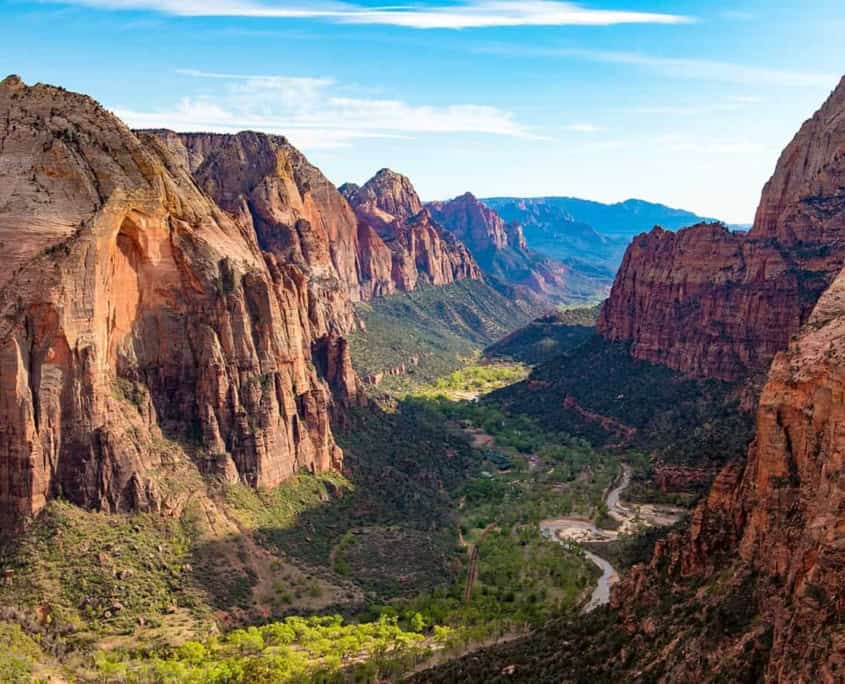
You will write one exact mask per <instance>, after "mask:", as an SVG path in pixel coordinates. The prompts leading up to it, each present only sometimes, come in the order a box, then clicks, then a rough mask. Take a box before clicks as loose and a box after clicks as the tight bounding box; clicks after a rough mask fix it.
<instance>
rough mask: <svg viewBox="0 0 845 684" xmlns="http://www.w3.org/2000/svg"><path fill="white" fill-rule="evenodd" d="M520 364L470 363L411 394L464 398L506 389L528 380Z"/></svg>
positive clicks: (525, 369) (524, 368)
mask: <svg viewBox="0 0 845 684" xmlns="http://www.w3.org/2000/svg"><path fill="white" fill-rule="evenodd" d="M528 373H529V369H528V368H527V367H526V366H524V365H522V364H520V363H486V364H471V365H468V366H465V367H463V368H460V369H459V370H456V371H453V372H452V373H450V374H449V375H447V376H445V377H442V378H438V379H437V380H435V381H434V382H433V383H431V384H428V385H425V386H423V387H420V388H417V389H415V390H414V391H413V392H412V395H413V396H418V397H445V398H449V399H467V398H473V397H476V396H479V395H482V394H487V393H488V392H492V391H493V390H496V389H501V388H502V387H507V386H508V385H512V384H513V383H515V382H519V381H520V380H524V379H525V378H527V377H528Z"/></svg>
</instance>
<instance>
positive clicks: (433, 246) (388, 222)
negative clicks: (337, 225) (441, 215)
mask: <svg viewBox="0 0 845 684" xmlns="http://www.w3.org/2000/svg"><path fill="white" fill-rule="evenodd" d="M340 192H341V193H342V194H343V195H344V197H345V198H346V199H347V201H348V202H349V204H350V205H351V206H352V207H353V208H354V211H355V213H356V214H357V216H358V221H359V234H360V235H361V236H362V240H363V241H364V242H366V243H367V244H371V245H373V244H377V243H379V242H381V243H383V244H385V245H387V247H386V249H385V250H383V251H379V252H378V253H379V260H380V261H381V262H382V263H384V265H385V267H387V266H388V265H389V268H390V271H389V272H390V274H391V276H390V277H391V280H392V284H393V290H399V291H403V292H410V291H412V290H413V289H414V288H415V287H416V286H417V284H418V283H419V282H421V281H422V282H426V283H428V284H430V285H447V284H449V283H452V282H455V281H457V280H463V279H467V278H468V279H472V280H481V279H482V274H481V270H480V269H479V267H478V264H477V263H476V261H475V259H473V257H472V255H471V254H470V252H469V250H468V249H467V248H466V246H465V245H464V244H463V243H462V242H460V240H458V239H457V238H456V237H455V236H454V235H453V234H451V233H450V232H449V231H445V230H443V228H442V227H441V226H439V225H438V224H437V223H436V222H435V221H434V220H433V219H432V216H431V213H430V212H429V211H428V210H427V209H426V208H424V207H423V205H422V202H421V201H420V198H419V196H418V195H417V192H416V190H415V189H414V187H413V185H412V184H411V181H410V180H409V179H408V178H407V177H405V176H403V175H401V174H398V173H396V172H395V171H391V170H390V169H382V170H381V171H379V172H378V173H377V174H376V175H375V176H373V178H371V179H370V180H369V181H367V182H366V183H365V184H364V185H363V186H361V187H358V186H356V185H353V184H351V183H347V184H345V185H342V186H341V187H340ZM375 253H376V250H375V249H370V250H368V257H369V260H370V261H371V260H372V256H371V255H373V254H375ZM364 261H366V259H362V262H364Z"/></svg>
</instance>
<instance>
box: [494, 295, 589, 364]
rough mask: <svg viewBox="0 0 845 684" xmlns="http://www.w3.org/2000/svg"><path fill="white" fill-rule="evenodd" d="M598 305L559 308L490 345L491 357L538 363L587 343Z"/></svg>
mask: <svg viewBox="0 0 845 684" xmlns="http://www.w3.org/2000/svg"><path fill="white" fill-rule="evenodd" d="M596 316H598V306H593V307H589V308H587V307H580V308H569V309H560V310H558V311H555V312H552V313H549V314H546V315H545V316H542V317H541V318H538V319H536V320H533V321H531V322H530V323H529V324H528V325H526V326H525V327H524V328H520V329H519V330H517V331H515V332H513V333H511V334H510V335H508V336H507V337H505V338H503V339H501V340H499V341H498V342H496V343H494V344H492V345H490V346H489V347H487V349H485V350H484V355H485V357H487V358H490V359H512V360H514V361H521V362H522V363H527V364H530V365H532V366H535V365H537V364H539V363H542V362H544V361H549V360H550V359H553V358H554V357H555V356H558V355H559V354H562V353H564V352H568V351H571V350H572V349H575V348H576V347H579V346H580V345H582V344H584V342H586V341H587V340H589V339H590V338H591V337H593V335H594V326H595V324H596Z"/></svg>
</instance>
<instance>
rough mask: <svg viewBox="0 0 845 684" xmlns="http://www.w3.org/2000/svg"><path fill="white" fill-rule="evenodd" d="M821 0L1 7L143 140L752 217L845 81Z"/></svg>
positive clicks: (32, 72)
mask: <svg viewBox="0 0 845 684" xmlns="http://www.w3.org/2000/svg"><path fill="white" fill-rule="evenodd" d="M842 36H845V8H844V7H843V6H842V3H841V2H833V1H827V0H819V1H812V0H810V1H806V2H792V3H784V2H777V1H775V2H772V1H771V0H765V1H764V0H748V1H737V2H717V1H710V2H704V1H698V0H682V1H676V2H666V1H662V0H653V1H650V2H638V1H635V0H627V1H626V0H596V1H591V2H583V3H581V2H579V3H568V2H554V1H552V0H530V1H521V0H441V1H439V2H435V1H428V2H426V1H424V0H402V2H401V3H400V2H397V1H396V0H387V1H386V2H376V1H372V0H371V1H364V0H347V1H346V2H319V1H317V0H290V1H288V2H284V1H282V0H78V1H74V0H67V1H64V2H62V1H58V0H57V1H55V2H52V1H50V0H45V1H43V2H17V1H16V0H5V1H2V2H0V64H2V70H3V71H4V72H7V73H18V74H20V75H21V76H22V77H23V78H24V80H25V81H27V82H30V83H32V82H36V81H45V82H50V83H55V84H58V85H62V86H64V87H66V88H69V89H72V90H78V91H82V92H86V93H88V94H90V95H92V96H94V97H95V98H97V99H98V100H99V101H100V102H102V103H103V104H104V105H105V106H106V107H108V108H109V109H111V110H113V111H115V112H117V113H118V114H120V115H121V116H122V117H123V118H124V119H125V120H126V121H127V122H128V123H129V124H130V125H133V126H167V127H171V128H175V129H179V130H216V131H235V130H240V129H243V128H253V129H258V130H266V131H271V132H274V133H282V134H285V135H287V136H288V137H289V138H290V139H291V141H292V142H293V143H294V144H296V145H298V146H299V147H301V148H302V149H303V151H305V152H306V154H307V155H308V156H309V158H310V159H311V160H312V161H314V162H315V163H316V164H318V165H319V166H320V167H321V168H322V169H323V171H324V172H325V173H326V174H327V175H328V176H329V177H330V178H331V179H332V180H333V181H335V182H336V183H338V184H340V183H342V182H344V181H347V180H351V181H356V182H362V181H364V180H366V179H367V178H368V177H369V176H370V175H372V174H373V173H374V172H375V171H376V170H377V169H379V168H381V167H383V166H389V167H391V168H394V169H396V170H398V171H401V172H403V173H405V174H407V175H409V176H410V177H411V179H412V180H413V181H414V183H415V185H416V186H417V188H418V190H419V191H420V193H421V195H422V196H423V197H424V199H442V198H447V197H451V196H454V195H457V194H459V193H462V192H464V191H466V190H471V191H472V192H474V193H475V194H477V195H480V196H489V195H526V196H533V195H572V196H579V197H586V198H590V199H597V200H602V201H618V200H622V199H625V198H628V197H641V198H643V199H648V200H653V201H659V202H664V203H666V204H670V205H673V206H679V207H683V208H686V209H691V210H694V211H698V212H699V213H703V214H707V215H715V216H719V217H720V218H724V219H725V220H728V221H733V222H750V221H751V220H752V218H753V213H754V208H755V207H756V204H757V201H758V199H759V195H760V190H761V188H762V185H763V183H764V182H765V180H766V179H767V178H768V176H769V175H770V173H771V171H772V169H773V167H774V164H775V161H776V160H777V156H778V154H779V153H780V150H781V149H782V148H783V146H784V145H785V144H786V143H787V142H788V140H789V139H790V138H791V136H792V135H793V134H794V132H795V131H796V130H797V128H798V126H799V125H800V124H801V122H802V121H803V120H804V119H806V118H807V117H808V116H809V115H811V114H812V113H813V111H814V110H815V109H817V108H818V106H819V105H820V104H821V103H822V101H823V100H824V99H825V97H826V96H827V95H828V93H829V92H830V90H832V89H833V87H835V85H836V83H837V82H838V80H839V78H840V77H841V76H842V74H843V72H845V41H843V40H842Z"/></svg>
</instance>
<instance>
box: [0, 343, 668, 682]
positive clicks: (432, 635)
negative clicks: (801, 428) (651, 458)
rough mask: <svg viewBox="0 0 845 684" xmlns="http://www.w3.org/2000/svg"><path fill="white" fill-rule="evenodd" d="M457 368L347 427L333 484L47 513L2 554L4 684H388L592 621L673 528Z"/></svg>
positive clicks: (216, 490) (577, 445) (621, 458)
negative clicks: (115, 511) (9, 650)
mask: <svg viewBox="0 0 845 684" xmlns="http://www.w3.org/2000/svg"><path fill="white" fill-rule="evenodd" d="M473 358H475V359H476V360H477V359H478V357H477V355H476V356H475V357H473ZM464 363H465V365H464V366H463V367H461V368H459V369H458V370H456V371H453V372H450V373H448V374H446V375H444V376H441V377H439V378H436V379H435V380H433V381H431V382H429V383H428V384H424V385H416V386H413V385H410V386H406V389H405V390H403V393H402V394H401V395H399V394H392V395H388V394H384V395H383V396H382V397H381V398H380V400H379V406H378V407H377V408H376V410H374V409H373V408H372V407H371V408H369V409H366V410H360V411H357V412H355V413H354V414H353V415H352V416H351V418H350V420H351V423H350V425H349V426H348V428H347V429H346V431H345V432H344V433H343V434H341V436H340V439H341V442H342V445H343V447H344V450H345V452H346V455H347V456H346V463H347V473H346V475H345V477H341V476H338V475H330V476H324V477H314V476H308V475H301V476H298V477H296V478H294V479H293V480H292V481H290V482H289V483H286V484H285V485H283V486H282V487H279V488H278V489H277V490H274V491H270V492H261V491H259V492H256V491H253V490H251V489H248V488H246V487H243V486H238V485H223V484H219V483H218V484H213V483H212V484H203V483H202V482H201V480H198V481H197V482H196V483H194V484H195V486H192V487H189V489H190V492H185V493H184V494H185V499H184V501H183V504H182V506H181V507H180V509H179V510H178V512H174V513H173V514H172V515H170V516H164V517H162V516H159V515H152V514H138V515H127V516H108V515H104V514H98V513H91V512H85V511H82V510H80V509H77V508H75V507H73V506H70V505H69V504H65V503H61V502H56V503H53V504H51V505H50V506H49V507H48V509H47V511H46V512H45V513H44V514H43V515H42V516H41V517H40V518H39V520H38V521H36V524H35V525H34V526H33V528H32V529H31V530H30V532H29V534H28V535H27V536H26V537H25V538H24V539H23V540H21V541H19V542H18V543H16V544H14V545H7V546H5V547H4V548H3V552H2V556H0V567H2V568H3V572H4V577H5V582H4V584H3V586H2V587H0V599H2V602H3V604H4V605H5V606H15V607H16V608H15V609H14V610H13V609H10V608H7V609H5V610H4V612H3V613H2V614H0V621H2V622H0V626H2V627H3V629H4V630H6V631H0V643H4V640H5V642H8V643H9V644H18V646H17V647H16V648H17V653H19V654H20V655H16V656H14V657H13V658H10V656H8V655H2V656H0V679H2V680H3V681H29V678H30V677H32V676H33V675H35V674H38V673H48V675H49V678H50V680H51V681H62V678H66V679H67V680H68V681H107V682H109V681H115V682H118V681H121V682H122V681H137V682H147V681H149V682H156V681H175V682H181V681H203V682H224V681H225V682H241V681H242V682H247V681H249V682H253V681H309V680H313V679H321V680H322V681H334V680H338V681H344V680H346V679H348V678H351V679H354V680H355V681H373V680H376V679H380V680H383V679H390V680H396V679H399V678H401V677H402V676H403V673H410V672H414V671H419V670H420V669H421V668H423V667H425V666H430V665H432V664H436V663H439V662H443V661H444V660H448V659H450V658H454V657H457V656H459V655H461V654H463V653H466V652H467V651H470V650H473V649H475V648H479V647H482V646H485V645H490V644H491V643H495V642H498V641H502V640H510V639H513V638H515V637H517V636H519V635H522V634H525V633H526V632H528V631H530V630H533V629H535V628H537V627H539V626H541V625H543V624H545V623H546V622H547V621H549V620H551V619H553V618H556V617H560V616H567V615H568V616H573V617H574V616H576V615H577V614H578V613H579V612H581V611H584V610H588V609H591V608H593V607H595V606H597V605H600V604H602V603H605V602H606V601H607V598H608V594H609V586H610V584H611V583H612V582H613V580H614V577H615V576H616V573H617V567H614V566H618V564H619V563H620V562H622V563H625V562H626V561H625V560H620V559H625V558H626V554H627V555H628V556H630V553H628V551H630V548H632V547H636V546H637V545H638V544H639V541H638V539H639V535H640V533H641V532H642V531H643V530H645V529H646V528H648V527H652V526H656V525H669V524H671V523H673V522H674V521H675V520H676V519H677V517H678V516H679V515H680V513H681V512H682V511H681V509H678V508H673V507H668V506H659V507H656V506H651V505H644V504H636V505H635V504H632V503H626V502H623V501H620V496H621V495H622V494H623V493H624V492H625V491H626V490H627V489H628V487H629V486H630V484H631V482H632V478H633V479H638V481H640V482H642V480H643V478H647V476H648V459H647V458H646V457H645V456H644V455H643V454H642V453H641V452H639V451H636V450H625V449H619V448H617V449H596V448H595V447H593V446H591V444H590V443H589V442H587V441H585V440H584V439H581V438H577V437H573V436H571V435H570V434H567V433H564V432H556V431H550V430H549V429H548V428H547V427H543V425H541V424H540V423H539V422H538V421H537V420H536V419H535V418H533V417H531V416H530V415H527V414H524V413H521V412H519V411H513V410H511V409H508V408H507V407H505V406H504V405H503V404H502V403H501V402H500V401H498V400H497V399H496V395H495V394H491V393H492V392H495V391H496V390H500V389H502V388H503V387H508V386H510V385H512V384H513V383H519V382H523V381H524V380H525V378H526V377H527V376H528V373H529V371H530V369H529V368H528V367H527V366H525V365H522V364H521V363H519V362H514V361H510V360H505V359H502V360H497V361H493V362H491V361H482V362H472V361H465V362H464ZM582 543H585V544H587V546H589V549H588V548H585V546H582ZM605 547H606V549H607V551H605V550H603V549H605ZM626 549H627V551H626ZM619 570H621V568H619ZM18 625H22V626H23V628H24V629H23V631H21V630H20V629H19V628H18ZM21 644H23V645H26V648H24V647H23V646H21ZM39 676H43V675H39Z"/></svg>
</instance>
